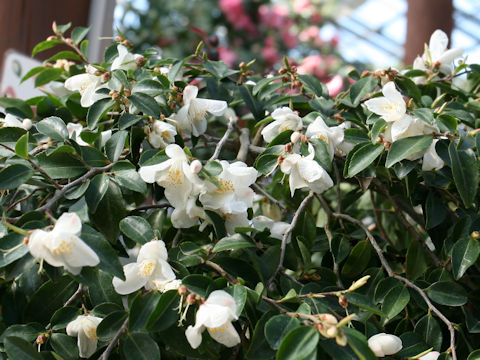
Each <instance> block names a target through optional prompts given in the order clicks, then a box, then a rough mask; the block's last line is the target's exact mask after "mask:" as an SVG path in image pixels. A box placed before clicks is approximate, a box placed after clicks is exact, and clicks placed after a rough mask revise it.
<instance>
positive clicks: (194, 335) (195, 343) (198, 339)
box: [185, 325, 205, 349]
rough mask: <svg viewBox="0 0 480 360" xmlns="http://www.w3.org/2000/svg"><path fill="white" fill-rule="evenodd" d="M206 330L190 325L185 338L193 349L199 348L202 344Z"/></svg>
mask: <svg viewBox="0 0 480 360" xmlns="http://www.w3.org/2000/svg"><path fill="white" fill-rule="evenodd" d="M204 329H205V328H204V327H203V326H200V327H193V326H192V325H190V326H189V327H188V328H187V330H185V337H186V338H187V340H188V343H189V344H190V346H191V347H192V348H193V349H196V348H198V347H199V346H200V344H201V343H202V332H203V330H204Z"/></svg>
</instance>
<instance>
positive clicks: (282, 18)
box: [258, 5, 289, 29]
mask: <svg viewBox="0 0 480 360" xmlns="http://www.w3.org/2000/svg"><path fill="white" fill-rule="evenodd" d="M258 14H259V16H260V22H261V23H262V24H264V25H265V26H267V27H270V28H274V29H281V28H283V27H285V26H286V25H287V23H288V20H289V19H288V8H287V7H286V6H284V5H275V6H273V7H268V6H267V5H261V6H260V7H259V8H258Z"/></svg>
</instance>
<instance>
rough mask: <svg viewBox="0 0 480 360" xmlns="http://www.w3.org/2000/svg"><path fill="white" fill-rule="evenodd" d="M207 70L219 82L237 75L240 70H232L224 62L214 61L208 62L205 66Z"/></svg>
mask: <svg viewBox="0 0 480 360" xmlns="http://www.w3.org/2000/svg"><path fill="white" fill-rule="evenodd" d="M204 67H205V70H207V71H208V72H209V73H211V74H212V75H213V76H215V77H216V78H218V79H219V80H221V79H223V78H225V77H227V76H231V75H234V74H237V73H238V72H239V71H238V70H232V69H229V68H228V65H227V64H225V63H224V62H223V61H212V60H207V61H206V62H205V64H204Z"/></svg>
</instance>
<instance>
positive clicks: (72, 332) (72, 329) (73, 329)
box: [66, 315, 83, 336]
mask: <svg viewBox="0 0 480 360" xmlns="http://www.w3.org/2000/svg"><path fill="white" fill-rule="evenodd" d="M82 318H83V316H81V315H80V316H77V318H76V319H75V320H73V321H70V322H69V323H68V325H67V329H66V331H67V335H69V336H77V335H78V333H79V332H80V331H81V330H83V329H82Z"/></svg>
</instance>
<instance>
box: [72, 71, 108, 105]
mask: <svg viewBox="0 0 480 360" xmlns="http://www.w3.org/2000/svg"><path fill="white" fill-rule="evenodd" d="M96 71H97V69H95V68H94V67H93V66H91V65H88V66H87V67H86V73H85V74H79V75H75V76H72V77H71V78H68V79H67V80H66V81H65V88H66V89H67V90H70V91H79V92H80V95H81V96H82V97H81V99H80V104H81V105H82V106H83V107H90V106H92V105H93V103H94V102H95V101H97V100H99V99H102V98H104V97H108V95H106V94H97V93H96V91H97V90H98V89H99V88H100V87H102V86H101V84H102V77H101V76H98V75H95V73H96Z"/></svg>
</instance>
